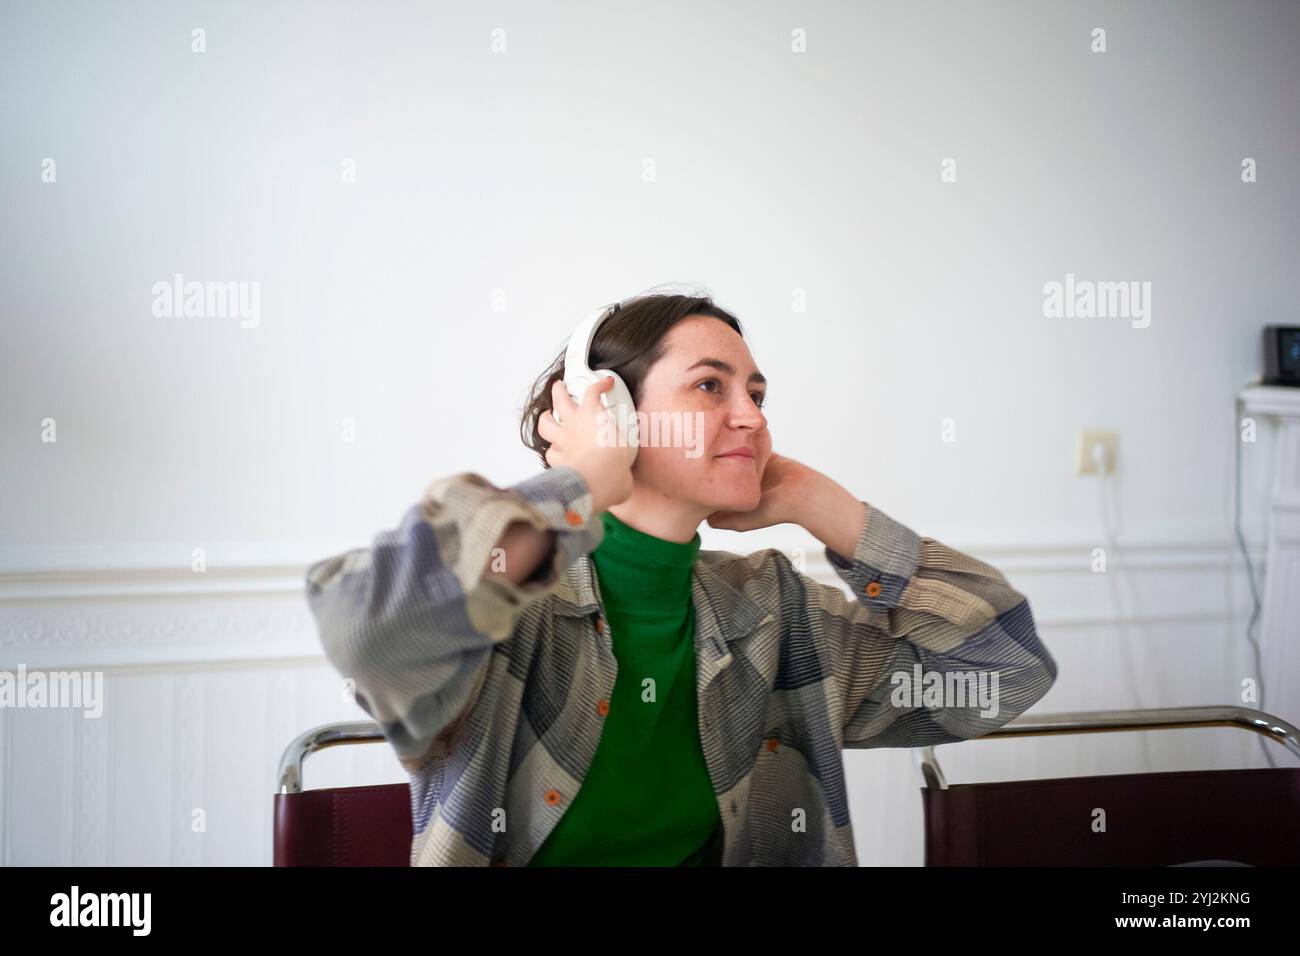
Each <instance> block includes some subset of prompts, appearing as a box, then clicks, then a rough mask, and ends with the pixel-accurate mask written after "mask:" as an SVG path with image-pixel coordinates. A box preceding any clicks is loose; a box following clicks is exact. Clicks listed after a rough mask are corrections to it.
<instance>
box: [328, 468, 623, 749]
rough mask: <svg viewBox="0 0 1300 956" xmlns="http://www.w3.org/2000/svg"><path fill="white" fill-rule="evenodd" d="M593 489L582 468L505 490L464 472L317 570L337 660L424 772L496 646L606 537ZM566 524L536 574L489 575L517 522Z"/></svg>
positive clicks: (464, 709)
mask: <svg viewBox="0 0 1300 956" xmlns="http://www.w3.org/2000/svg"><path fill="white" fill-rule="evenodd" d="M591 509H592V500H591V493H590V489H589V488H588V486H587V484H586V481H585V480H584V479H583V477H582V476H581V474H580V473H579V472H578V471H577V470H576V469H573V468H570V467H556V468H550V469H546V470H544V471H542V472H541V473H539V474H537V475H534V476H532V477H530V478H528V479H527V480H525V481H523V482H520V483H519V484H516V485H513V486H511V487H510V488H506V489H501V488H497V487H496V486H494V485H492V484H491V483H490V482H488V481H487V480H486V479H485V478H483V477H482V476H480V475H478V474H475V473H472V472H462V473H459V474H455V475H451V476H450V477H446V478H440V479H438V480H436V481H434V482H433V483H432V484H430V485H429V487H428V488H427V490H426V491H425V493H424V495H423V497H422V499H421V500H420V501H418V502H417V503H415V504H414V505H412V506H411V507H410V508H409V509H408V510H407V512H406V514H405V516H404V517H403V518H402V521H401V523H400V524H399V525H398V527H396V528H393V529H391V530H385V531H381V532H379V533H378V534H377V535H376V536H375V538H374V539H373V542H372V544H371V546H370V547H368V548H357V549H354V550H351V551H346V552H344V553H342V554H338V555H335V556H333V557H329V558H325V559H323V560H321V561H318V562H316V563H315V564H313V565H311V566H310V567H309V568H308V569H307V573H306V591H307V603H308V606H309V607H310V609H311V612H312V615H313V617H314V618H315V620H316V625H317V628H318V630H319V633H320V639H321V643H322V644H323V645H324V649H325V655H326V657H327V658H328V659H329V661H330V662H331V663H332V664H333V665H334V667H335V668H337V669H338V671H339V673H340V674H342V675H343V676H344V677H345V678H351V679H352V680H353V681H354V682H355V691H356V701H357V703H358V704H359V705H360V706H361V708H362V709H363V710H365V711H366V713H368V714H370V716H371V717H373V718H374V719H375V720H376V721H377V722H378V723H379V724H380V725H381V727H382V728H383V731H384V735H385V737H386V738H387V739H388V740H389V742H390V743H391V744H392V745H393V747H394V749H395V750H396V751H397V755H398V757H399V759H400V760H401V762H402V764H403V766H405V767H406V768H407V769H408V770H416V769H419V768H420V767H421V766H423V765H424V764H425V763H426V762H427V761H428V759H429V757H430V756H431V755H432V754H433V753H435V752H436V751H437V749H438V744H439V742H440V738H441V737H442V736H443V735H444V733H446V732H447V731H449V730H450V729H452V728H453V727H454V726H455V725H456V724H457V723H458V722H459V721H460V720H461V719H462V718H463V717H464V716H465V715H466V714H467V713H468V712H469V711H470V709H471V708H472V707H473V705H474V703H475V700H476V699H477V695H478V692H479V690H480V688H481V686H482V682H483V680H484V679H485V677H486V674H487V668H488V661H489V659H490V658H491V653H492V649H493V647H494V646H495V645H496V644H497V643H498V642H501V641H505V640H507V639H509V638H510V637H511V635H512V633H513V631H514V627H515V623H516V621H517V620H518V619H519V616H520V615H521V614H522V613H523V612H524V611H525V610H526V609H527V608H529V607H530V606H532V605H534V604H535V603H537V602H538V601H541V600H542V599H543V598H545V597H546V596H547V595H549V594H551V593H552V592H553V591H554V590H555V587H556V585H557V584H558V583H559V581H560V578H561V576H562V575H563V573H564V571H565V569H566V568H567V567H568V566H569V565H570V564H572V563H573V562H574V561H575V560H576V559H577V558H578V557H579V556H580V555H582V554H585V553H587V552H589V551H591V550H593V549H594V548H595V547H596V546H597V545H598V544H599V543H600V541H601V539H602V538H603V534H604V526H603V524H602V523H601V521H600V520H599V516H598V515H597V516H594V520H593V515H592V511H591ZM515 521H525V522H527V523H528V524H530V525H532V526H533V527H534V528H537V529H539V530H542V531H554V532H556V535H555V544H554V546H553V548H552V549H551V552H550V553H549V554H548V555H547V556H545V557H544V558H543V559H542V562H541V564H540V565H539V566H538V568H537V570H536V571H535V572H534V574H533V575H532V577H531V578H529V579H528V580H527V581H525V582H523V583H522V584H518V585H516V584H514V583H513V582H511V581H509V580H507V579H506V578H505V576H504V575H499V574H486V573H485V570H484V569H485V567H486V566H487V564H488V560H489V558H491V557H493V549H494V548H495V547H496V545H497V543H498V541H499V540H500V538H501V535H502V533H503V532H504V531H505V530H506V528H507V527H508V526H509V525H510V524H511V523H512V522H515Z"/></svg>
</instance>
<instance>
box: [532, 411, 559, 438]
mask: <svg viewBox="0 0 1300 956" xmlns="http://www.w3.org/2000/svg"><path fill="white" fill-rule="evenodd" d="M559 430H560V426H559V424H558V423H557V422H556V421H555V416H554V415H552V414H551V410H550V409H549V408H548V409H547V410H546V411H544V412H542V413H541V414H540V415H538V416H537V434H539V435H541V436H542V437H543V438H545V439H546V440H547V441H548V442H551V443H552V444H554V443H555V439H556V437H557V436H556V432H558V431H559Z"/></svg>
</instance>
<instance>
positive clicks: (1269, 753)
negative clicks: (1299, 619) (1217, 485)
mask: <svg viewBox="0 0 1300 956" xmlns="http://www.w3.org/2000/svg"><path fill="white" fill-rule="evenodd" d="M1241 412H1242V400H1241V398H1240V397H1238V398H1237V403H1236V419H1237V420H1236V421H1235V422H1234V423H1233V426H1232V433H1233V445H1234V446H1235V448H1236V452H1235V457H1236V473H1235V477H1234V480H1233V483H1232V497H1233V509H1232V526H1233V529H1234V530H1235V531H1236V533H1237V545H1238V547H1240V548H1241V556H1242V557H1243V558H1244V559H1245V560H1246V580H1248V581H1249V582H1250V596H1251V600H1252V603H1253V610H1252V611H1251V615H1250V620H1249V621H1248V622H1246V643H1248V644H1249V645H1250V647H1251V650H1252V652H1253V655H1254V658H1255V682H1256V683H1257V684H1258V685H1259V709H1260V710H1263V709H1264V667H1263V664H1262V663H1261V659H1262V656H1263V649H1262V647H1261V645H1260V641H1259V638H1258V637H1256V636H1255V621H1256V620H1258V619H1259V613H1260V607H1261V604H1260V600H1259V589H1258V588H1256V587H1255V568H1254V566H1253V565H1252V564H1251V563H1250V549H1249V548H1247V547H1246V537H1245V535H1243V534H1242V531H1241V432H1240V431H1239V429H1240V428H1241ZM1228 610H1229V612H1231V610H1232V609H1231V608H1229V609H1228ZM1255 736H1256V738H1257V739H1258V740H1259V745H1260V746H1261V747H1263V748H1264V759H1265V760H1267V761H1268V765H1269V766H1270V767H1274V768H1276V767H1277V762H1276V761H1275V760H1274V759H1273V745H1272V744H1271V743H1270V742H1269V741H1267V740H1265V739H1264V738H1263V737H1262V736H1260V735H1259V734H1256V735H1255Z"/></svg>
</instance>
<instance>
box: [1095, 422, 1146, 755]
mask: <svg viewBox="0 0 1300 956" xmlns="http://www.w3.org/2000/svg"><path fill="white" fill-rule="evenodd" d="M1092 460H1093V462H1094V463H1096V465H1097V487H1098V490H1099V491H1100V492H1101V501H1100V503H1101V531H1102V536H1103V537H1104V538H1105V540H1106V571H1105V574H1106V577H1107V579H1108V580H1109V582H1110V587H1111V595H1112V597H1113V598H1114V600H1115V613H1116V616H1117V619H1118V621H1119V626H1120V643H1121V644H1122V645H1123V647H1124V657H1125V660H1126V661H1127V662H1128V675H1129V687H1130V689H1131V690H1132V692H1133V701H1134V703H1135V705H1136V707H1137V709H1138V710H1144V709H1145V707H1144V705H1143V703H1142V692H1141V690H1140V688H1139V685H1138V679H1137V664H1136V663H1135V662H1134V659H1133V647H1132V642H1131V639H1130V638H1131V631H1130V629H1129V627H1128V624H1127V622H1128V619H1129V614H1128V612H1127V611H1126V610H1125V608H1124V600H1123V598H1122V597H1121V595H1120V590H1119V581H1118V580H1116V576H1115V571H1114V568H1113V567H1112V566H1111V565H1112V563H1113V561H1114V559H1115V557H1116V556H1117V554H1118V550H1117V549H1116V547H1115V530H1114V522H1113V521H1112V520H1111V507H1110V494H1109V488H1110V480H1109V478H1108V470H1107V468H1106V464H1107V463H1106V448H1105V446H1103V445H1102V444H1101V443H1100V442H1098V443H1096V444H1094V445H1093V446H1092ZM1124 570H1127V569H1124ZM1133 606H1134V607H1135V608H1136V606H1137V601H1136V596H1135V600H1134V602H1133ZM1139 742H1140V743H1141V745H1142V755H1143V757H1144V759H1145V761H1146V767H1147V770H1151V769H1152V763H1151V748H1150V746H1149V744H1148V741H1147V734H1145V733H1144V734H1141V735H1140V736H1139Z"/></svg>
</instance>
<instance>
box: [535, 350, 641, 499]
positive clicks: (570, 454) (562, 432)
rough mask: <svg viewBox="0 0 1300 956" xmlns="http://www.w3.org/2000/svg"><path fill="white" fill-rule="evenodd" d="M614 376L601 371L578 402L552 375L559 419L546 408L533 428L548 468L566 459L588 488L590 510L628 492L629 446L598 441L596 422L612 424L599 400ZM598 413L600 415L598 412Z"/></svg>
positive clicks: (625, 497)
mask: <svg viewBox="0 0 1300 956" xmlns="http://www.w3.org/2000/svg"><path fill="white" fill-rule="evenodd" d="M613 385H614V380H613V379H612V378H610V377H608V376H603V377H602V378H601V379H600V380H599V381H597V382H595V383H593V384H592V385H590V386H588V388H587V391H586V392H585V393H584V394H583V396H582V404H581V405H579V404H578V403H577V402H575V401H574V400H573V399H572V398H571V397H570V395H569V392H568V390H567V389H566V388H565V387H564V381H563V380H562V379H557V380H556V381H555V383H554V384H553V385H552V386H551V404H552V405H553V406H554V407H555V408H557V409H559V411H560V418H561V419H562V420H563V422H564V424H563V425H561V424H560V423H559V422H557V421H556V420H555V416H554V415H553V414H551V411H550V410H549V409H548V410H546V411H544V412H542V414H541V415H540V416H538V419H537V433H538V434H539V435H541V436H542V437H543V438H545V439H546V440H547V441H548V442H550V443H551V447H550V448H548V449H547V450H546V462H547V464H549V465H550V466H551V467H552V468H555V467H557V466H561V465H568V466H570V467H572V468H575V469H577V471H578V473H579V474H581V475H582V477H583V479H584V480H585V481H586V482H587V487H588V488H589V489H590V490H591V497H592V513H593V515H595V514H600V513H601V512H603V511H608V510H609V507H610V505H616V504H618V503H619V502H621V501H626V500H627V498H628V496H629V495H631V494H632V483H633V482H632V452H631V451H629V449H628V448H627V447H626V446H623V445H618V444H615V443H610V442H605V443H603V444H602V443H601V441H600V440H599V437H598V436H599V434H600V430H601V429H602V428H607V429H612V428H613V423H612V422H609V421H608V417H609V415H610V412H609V410H608V409H606V408H605V406H604V403H603V402H602V401H601V395H603V394H604V393H605V392H608V391H609V390H610V388H612V387H613ZM602 416H603V417H602Z"/></svg>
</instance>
